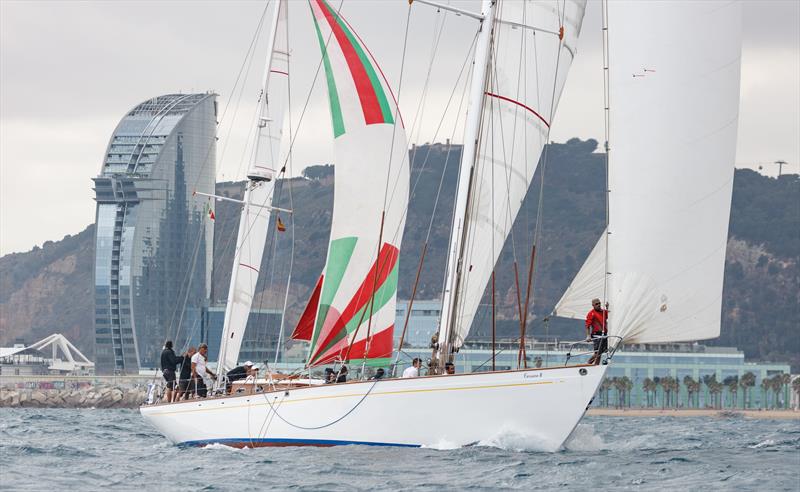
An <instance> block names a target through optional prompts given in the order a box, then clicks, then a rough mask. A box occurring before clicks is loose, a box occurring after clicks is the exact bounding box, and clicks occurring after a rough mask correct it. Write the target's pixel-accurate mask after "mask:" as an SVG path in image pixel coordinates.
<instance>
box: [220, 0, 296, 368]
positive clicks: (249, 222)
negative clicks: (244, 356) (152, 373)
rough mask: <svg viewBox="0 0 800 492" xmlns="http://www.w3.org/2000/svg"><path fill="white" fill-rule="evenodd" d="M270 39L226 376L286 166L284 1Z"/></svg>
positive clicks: (230, 310)
mask: <svg viewBox="0 0 800 492" xmlns="http://www.w3.org/2000/svg"><path fill="white" fill-rule="evenodd" d="M270 35H271V36H272V38H271V39H270V46H269V49H268V55H267V56H268V58H267V64H266V69H265V70H264V77H263V80H262V93H261V96H260V98H259V101H258V111H257V112H256V114H257V117H256V121H255V125H256V141H255V143H254V147H253V153H252V161H251V164H250V167H249V169H248V172H247V177H248V182H247V185H246V188H245V192H244V200H243V201H244V204H243V206H242V215H241V218H240V220H239V232H238V237H237V238H236V252H235V254H234V262H233V270H232V271H231V283H230V289H229V291H228V303H227V305H226V307H225V321H224V325H223V331H222V339H221V341H220V350H219V367H220V370H221V371H222V372H224V371H228V370H230V369H232V368H233V367H235V366H236V364H237V361H238V358H239V350H240V348H241V345H242V338H243V337H244V332H245V327H246V325H247V318H248V317H249V315H250V308H251V307H252V304H253V296H254V294H255V290H256V282H257V281H258V276H259V269H260V268H261V260H262V257H263V256H264V245H265V244H266V241H267V229H268V226H269V221H270V208H269V207H270V206H271V204H272V195H273V191H274V189H275V178H276V177H277V175H278V174H279V170H280V168H281V166H282V165H283V164H282V162H281V160H280V145H281V133H282V131H283V119H284V113H285V111H286V103H287V101H288V97H287V94H288V83H289V80H288V78H289V77H288V75H289V73H288V70H289V58H288V57H289V55H288V52H289V51H288V38H287V5H286V2H285V0H278V1H276V2H275V7H274V11H273V17H272V30H271V32H270Z"/></svg>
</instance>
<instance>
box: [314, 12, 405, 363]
mask: <svg viewBox="0 0 800 492" xmlns="http://www.w3.org/2000/svg"><path fill="white" fill-rule="evenodd" d="M310 4H311V10H312V12H313V18H314V24H315V28H316V35H317V41H318V42H319V45H320V49H321V51H322V56H323V65H324V69H325V75H326V81H327V89H328V99H329V103H330V111H331V119H332V127H333V136H334V146H333V147H334V153H335V176H336V180H335V188H334V202H333V217H332V219H331V236H330V243H329V246H328V257H327V261H326V264H325V269H324V272H323V280H322V287H321V291H320V294H319V296H320V297H319V306H318V309H317V312H316V319H315V321H314V331H313V335H312V337H311V346H310V349H309V358H308V365H310V366H313V365H318V364H324V363H327V362H330V361H333V360H344V359H346V358H348V354H349V359H362V358H367V359H384V358H389V357H391V354H392V333H393V329H394V320H395V298H396V293H397V272H398V257H399V247H400V240H401V238H402V234H403V226H404V223H405V210H406V207H407V206H408V190H409V163H408V144H407V140H406V135H405V130H404V128H403V126H402V124H399V123H401V122H400V121H398V120H399V119H400V117H399V113H398V112H397V107H396V103H395V101H394V97H393V96H392V93H391V91H390V89H389V86H388V84H387V82H386V80H385V78H384V77H383V74H382V73H381V70H380V68H379V67H378V65H377V63H376V62H375V60H374V59H373V57H372V56H371V54H370V53H369V51H368V49H367V48H366V46H364V44H363V43H362V41H361V39H360V38H359V37H358V35H357V34H356V33H355V31H354V30H353V29H352V27H351V26H350V25H349V24H348V23H347V21H346V20H345V19H344V18H343V17H342V16H341V15H339V13H338V12H337V11H336V10H335V8H334V7H333V6H332V5H331V4H330V3H328V2H326V1H325V0H312V1H311V2H310ZM382 211H383V213H382ZM379 245H380V247H379ZM368 332H369V340H367V335H368Z"/></svg>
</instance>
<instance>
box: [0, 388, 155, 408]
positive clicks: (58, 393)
mask: <svg viewBox="0 0 800 492" xmlns="http://www.w3.org/2000/svg"><path fill="white" fill-rule="evenodd" d="M146 396H147V390H146V389H145V388H120V387H117V386H93V387H87V388H79V389H60V390H59V389H47V390H39V389H25V388H22V389H5V388H0V407H10V408H15V407H22V408H136V407H138V406H139V405H141V404H142V402H144V400H145V398H146Z"/></svg>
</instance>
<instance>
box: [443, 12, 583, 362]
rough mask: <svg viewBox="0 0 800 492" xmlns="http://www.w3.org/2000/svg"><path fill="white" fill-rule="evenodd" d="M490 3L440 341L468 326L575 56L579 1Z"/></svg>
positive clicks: (458, 338)
mask: <svg viewBox="0 0 800 492" xmlns="http://www.w3.org/2000/svg"><path fill="white" fill-rule="evenodd" d="M496 8H497V12H496V15H495V24H494V37H493V41H492V55H491V63H490V67H489V73H488V78H487V80H488V81H489V82H488V84H487V90H486V91H485V95H484V101H483V118H482V123H481V130H480V148H479V153H478V156H477V159H476V160H475V165H474V170H473V180H472V188H471V190H470V195H471V198H470V201H469V205H468V208H467V212H466V222H465V226H464V230H466V237H465V238H464V239H463V254H462V258H463V261H462V263H461V275H460V280H459V281H458V282H455V281H454V282H452V284H453V288H456V294H455V296H454V298H452V299H451V298H450V296H451V295H452V294H451V293H450V292H445V306H444V309H443V313H445V312H448V311H449V310H450V309H451V308H449V307H448V305H449V304H452V305H453V306H454V308H453V309H454V310H455V315H454V316H452V318H451V320H444V319H443V320H442V328H441V331H440V334H439V340H440V341H442V340H447V339H448V338H447V334H446V333H444V332H445V331H446V330H448V327H449V326H450V325H451V323H452V329H450V334H451V335H452V340H450V343H451V344H452V346H453V347H454V348H458V347H460V346H461V344H462V343H463V342H464V339H465V338H466V337H467V334H468V333H469V330H470V327H471V325H472V321H473V319H474V317H475V312H476V310H477V308H478V305H479V303H480V301H481V298H482V296H483V293H484V290H485V289H486V285H487V282H488V281H489V278H490V276H491V274H492V269H493V268H494V265H495V263H496V262H497V259H498V257H499V255H500V252H501V250H502V249H503V245H504V244H505V240H506V237H507V236H508V235H509V234H510V233H511V228H512V226H513V224H514V220H515V219H516V217H517V213H518V212H519V209H520V206H521V205H522V201H523V199H524V198H525V194H526V193H527V191H528V187H529V186H530V183H531V181H532V180H533V175H534V173H535V171H536V167H537V165H538V162H539V156H540V154H541V152H542V149H543V147H544V145H545V144H546V143H547V137H548V130H549V127H550V125H551V123H552V121H551V120H552V118H553V115H554V114H555V110H556V107H557V105H558V100H559V98H560V95H561V91H562V89H563V88H564V83H565V81H566V78H567V73H568V71H569V67H570V65H571V64H572V61H573V58H574V57H575V53H576V48H577V42H578V35H579V34H580V29H581V24H582V23H583V15H584V11H585V8H586V1H585V0H568V1H566V2H562V1H558V2H549V1H541V2H516V1H512V2H499V3H498V6H497V7H496ZM470 110H471V111H472V110H474V109H473V108H470ZM471 164H472V163H469V162H462V163H461V165H462V166H469V165H471ZM463 185H464V184H462V183H461V182H460V183H459V186H463ZM458 213H459V212H458V211H456V214H458ZM458 229H459V228H458V226H457V225H456V227H454V232H453V233H454V234H458V232H459V231H458ZM453 249H454V248H453V245H452V244H451V251H450V255H451V261H450V262H449V267H448V268H449V271H448V275H449V276H453V275H454V274H455V273H454V270H455V269H456V268H457V267H456V260H457V258H452V256H453V255H454V252H453Z"/></svg>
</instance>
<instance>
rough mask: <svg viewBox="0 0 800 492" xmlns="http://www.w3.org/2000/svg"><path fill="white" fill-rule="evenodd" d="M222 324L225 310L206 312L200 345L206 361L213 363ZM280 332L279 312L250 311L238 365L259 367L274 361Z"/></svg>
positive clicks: (265, 310) (212, 309)
mask: <svg viewBox="0 0 800 492" xmlns="http://www.w3.org/2000/svg"><path fill="white" fill-rule="evenodd" d="M224 321H225V306H224V305H220V306H212V307H210V308H209V309H208V317H207V321H206V323H205V325H204V332H203V336H202V338H203V341H204V342H206V343H207V344H208V361H209V362H217V359H218V358H219V346H220V342H221V340H222V327H223V324H224ZM280 329H281V310H280V309H259V308H253V309H251V310H250V316H249V317H248V318H247V326H246V327H245V330H244V338H243V339H242V348H241V350H240V351H239V362H244V361H247V360H249V361H252V362H255V363H256V364H260V363H262V362H264V361H270V362H272V361H273V360H274V359H275V350H276V348H277V347H278V334H279V332H280Z"/></svg>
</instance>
